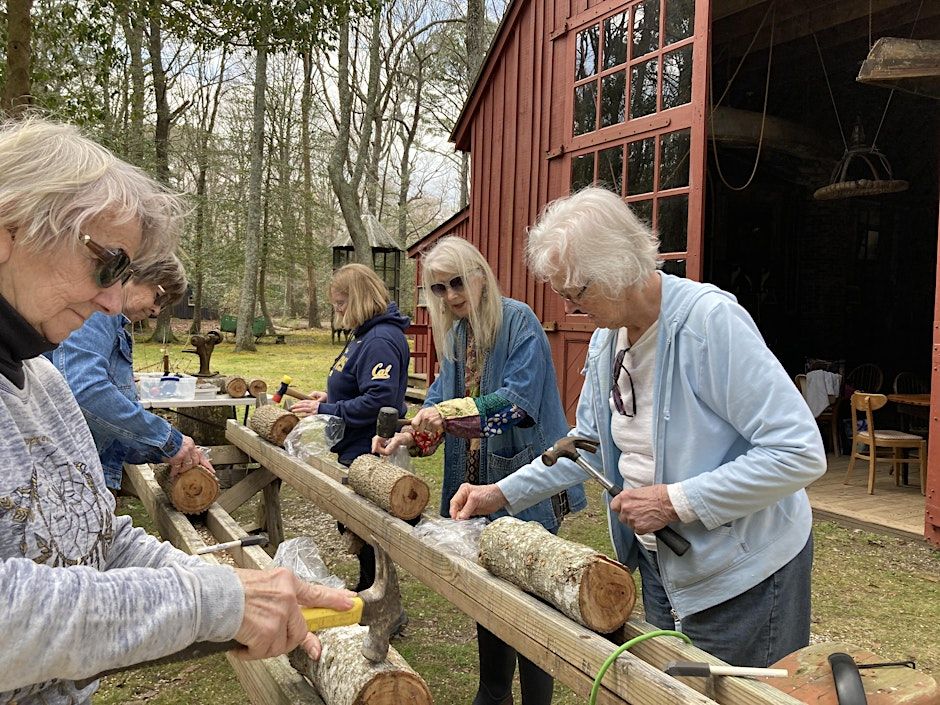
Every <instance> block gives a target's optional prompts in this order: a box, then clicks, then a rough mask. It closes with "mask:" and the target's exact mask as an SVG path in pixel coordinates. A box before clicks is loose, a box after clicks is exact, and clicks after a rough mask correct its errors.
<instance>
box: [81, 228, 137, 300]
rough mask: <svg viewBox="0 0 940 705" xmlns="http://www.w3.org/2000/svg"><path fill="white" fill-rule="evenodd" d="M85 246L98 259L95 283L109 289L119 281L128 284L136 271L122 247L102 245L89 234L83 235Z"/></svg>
mask: <svg viewBox="0 0 940 705" xmlns="http://www.w3.org/2000/svg"><path fill="white" fill-rule="evenodd" d="M82 239H83V240H84V243H85V247H87V248H88V249H89V250H91V253H92V254H93V255H94V256H95V259H96V260H98V264H97V265H96V266H95V283H96V284H97V285H98V286H99V287H100V288H102V289H108V288H110V287H112V286H114V285H115V284H117V283H118V282H121V284H126V283H127V280H128V279H130V278H131V275H132V274H133V273H134V270H133V268H132V267H131V258H130V255H128V254H127V253H126V252H125V251H124V250H122V249H121V248H120V247H118V248H115V249H113V250H111V249H109V248H107V247H102V246H101V245H99V244H98V243H97V242H95V241H94V240H92V239H91V238H90V237H89V236H88V235H82Z"/></svg>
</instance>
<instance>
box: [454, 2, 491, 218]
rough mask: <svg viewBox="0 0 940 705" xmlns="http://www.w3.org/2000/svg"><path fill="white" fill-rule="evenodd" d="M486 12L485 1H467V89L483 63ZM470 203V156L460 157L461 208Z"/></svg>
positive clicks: (462, 155) (463, 154) (465, 153)
mask: <svg viewBox="0 0 940 705" xmlns="http://www.w3.org/2000/svg"><path fill="white" fill-rule="evenodd" d="M485 23H486V12H485V10H484V6H483V0H467V31H466V38H467V88H468V90H469V89H472V88H473V84H474V81H475V80H476V77H477V73H478V72H479V71H480V65H481V64H482V63H483V53H484V51H485V47H484V46H483V32H484V29H485ZM469 202H470V154H469V153H467V152H463V153H461V155H460V206H459V207H460V208H461V209H463V208H466V207H467V204H468V203H469Z"/></svg>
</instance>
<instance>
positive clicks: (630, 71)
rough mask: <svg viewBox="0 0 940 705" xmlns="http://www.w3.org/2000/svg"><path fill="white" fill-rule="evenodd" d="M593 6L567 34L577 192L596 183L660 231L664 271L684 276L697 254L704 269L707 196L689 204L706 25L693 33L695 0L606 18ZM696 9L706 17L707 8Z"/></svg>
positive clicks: (660, 0) (635, 5)
mask: <svg viewBox="0 0 940 705" xmlns="http://www.w3.org/2000/svg"><path fill="white" fill-rule="evenodd" d="M595 8H596V5H595V6H594V8H588V9H586V10H585V12H584V15H583V17H584V19H583V21H581V22H579V21H578V17H573V18H572V20H571V24H572V25H573V30H574V31H573V32H571V34H570V35H569V36H570V37H571V38H572V41H573V46H572V44H569V52H570V53H569V54H568V57H569V60H570V61H572V62H574V69H575V70H574V75H573V80H572V81H571V83H570V84H569V85H570V90H571V92H570V93H568V95H570V96H572V98H573V100H572V101H571V103H570V104H569V105H570V112H568V116H569V120H570V122H569V123H568V124H570V125H572V134H571V142H570V143H566V145H565V158H566V159H567V160H568V163H569V164H570V184H571V190H572V191H576V190H578V189H581V188H584V187H585V186H587V185H588V184H592V183H593V184H598V185H601V186H603V187H604V188H607V189H610V190H611V191H615V192H616V193H619V194H620V195H621V196H622V197H623V198H624V200H626V201H627V203H628V204H629V205H630V207H631V208H632V209H633V210H634V212H635V213H636V214H637V216H638V217H640V218H641V219H642V220H644V221H646V222H647V223H649V224H650V225H651V226H653V227H654V228H655V229H656V231H657V233H658V234H659V237H660V240H661V252H662V254H663V256H664V259H666V260H667V263H666V265H667V266H665V267H664V269H665V270H666V271H670V272H674V273H677V274H682V275H685V273H686V264H687V261H688V260H689V257H690V256H692V257H693V258H694V262H693V269H692V270H690V271H693V272H698V271H699V270H697V269H696V268H695V267H697V265H698V263H699V262H700V259H699V257H700V249H699V248H700V246H701V244H700V243H701V240H700V237H701V236H700V227H701V224H700V218H701V208H702V205H701V196H700V195H699V194H700V192H698V194H696V195H695V197H694V198H692V186H691V184H692V178H691V173H692V172H691V171H690V169H691V167H692V166H693V162H692V159H691V158H690V155H691V154H693V146H695V147H696V148H697V149H699V150H701V149H702V147H701V145H700V144H699V143H698V142H697V140H701V139H703V138H702V137H699V136H698V135H699V133H698V132H695V134H696V140H693V137H692V135H693V128H695V127H697V126H699V127H700V129H701V130H702V134H703V133H704V127H703V126H702V125H701V120H702V119H703V118H700V117H699V116H696V115H695V113H694V112H693V110H692V107H693V106H692V95H693V83H694V82H693V61H694V59H697V58H698V56H699V54H700V55H701V56H703V57H704V56H706V52H707V42H705V41H703V38H707V27H704V26H703V31H702V32H700V35H701V36H698V35H696V33H695V25H696V22H695V19H696V18H695V15H696V3H695V0H633V1H632V2H629V4H628V6H627V7H626V8H624V7H622V6H621V7H619V8H617V11H616V12H611V13H609V14H607V15H603V14H600V13H598V12H597V11H596V9H595ZM698 9H699V10H700V11H701V12H699V14H700V15H703V16H704V14H707V12H706V11H707V5H705V6H703V7H700V8H698ZM704 24H705V23H703V25H704ZM700 41H701V42H702V44H701V45H700V48H699V49H695V46H696V43H697V42H700ZM697 52H698V53H697ZM700 68H701V67H700ZM699 75H701V76H704V74H699ZM569 76H571V74H569ZM569 80H571V79H569ZM695 80H696V81H699V82H701V81H702V80H704V79H703V78H696V79H695ZM701 89H702V86H701V85H699V86H698V90H701ZM696 100H699V99H698V98H696ZM667 111H668V113H667V114H666V115H664V116H663V117H662V118H660V117H659V114H660V113H666V112H667ZM667 117H668V119H667ZM696 163H697V162H696ZM691 212H695V213H696V214H697V215H696V216H695V218H692V217H690V213H691ZM696 229H698V230H696ZM692 231H696V233H698V234H690V233H692Z"/></svg>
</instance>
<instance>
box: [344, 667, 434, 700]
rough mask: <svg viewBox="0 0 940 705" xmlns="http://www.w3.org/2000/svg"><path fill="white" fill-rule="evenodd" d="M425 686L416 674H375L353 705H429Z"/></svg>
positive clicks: (427, 691) (428, 695)
mask: <svg viewBox="0 0 940 705" xmlns="http://www.w3.org/2000/svg"><path fill="white" fill-rule="evenodd" d="M432 702H433V700H432V699H431V692H430V690H428V686H427V684H426V683H425V682H424V681H423V680H422V679H421V678H420V677H418V676H417V675H416V674H414V673H406V672H401V671H395V672H389V671H385V672H382V673H377V674H376V675H375V677H374V678H373V679H372V680H371V681H369V682H368V683H367V684H366V686H365V687H364V688H363V689H362V691H361V692H360V693H359V695H358V697H357V698H356V699H355V700H354V701H353V705H411V704H412V703H414V704H415V705H418V704H421V705H424V704H425V703H427V705H430V704H431V703H432Z"/></svg>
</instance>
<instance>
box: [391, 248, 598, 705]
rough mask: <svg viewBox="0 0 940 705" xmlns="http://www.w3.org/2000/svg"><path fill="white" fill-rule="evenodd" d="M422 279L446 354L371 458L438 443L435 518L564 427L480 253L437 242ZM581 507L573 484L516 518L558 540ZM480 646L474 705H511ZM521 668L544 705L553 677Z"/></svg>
mask: <svg viewBox="0 0 940 705" xmlns="http://www.w3.org/2000/svg"><path fill="white" fill-rule="evenodd" d="M422 271H423V276H424V285H425V286H426V287H428V289H429V290H430V292H431V296H430V297H429V298H428V310H429V312H430V314H431V324H432V328H433V331H434V340H435V343H436V345H437V349H438V350H441V351H443V358H442V360H441V373H440V375H439V376H438V377H437V378H436V379H435V380H434V383H433V384H432V385H431V387H430V389H428V395H427V399H426V401H425V403H424V408H422V409H421V410H420V411H419V412H418V413H417V414H416V415H415V416H414V418H413V419H412V420H411V425H410V428H409V427H406V428H405V429H404V430H403V432H402V433H399V434H396V435H395V436H394V437H393V438H392V439H390V440H389V441H388V442H387V443H386V442H385V439H381V438H378V437H376V438H375V439H373V450H374V451H375V452H378V453H381V454H384V455H390V454H391V453H392V452H394V450H395V449H396V448H397V447H399V446H401V445H404V446H407V447H409V448H412V453H413V454H415V455H430V454H432V453H434V451H435V450H436V449H437V448H438V446H439V445H440V443H441V442H443V443H444V486H443V492H442V497H441V513H442V515H443V516H447V515H448V511H449V507H450V501H451V498H452V497H453V496H454V493H455V492H456V491H457V488H458V487H459V486H460V484H461V483H463V482H469V483H471V484H474V485H476V484H481V485H485V484H488V483H492V482H496V481H497V480H500V479H502V478H505V477H507V476H510V475H511V474H512V473H513V472H515V471H516V470H517V469H518V468H520V467H522V466H524V465H526V464H528V463H529V462H530V461H531V460H532V459H533V458H535V457H537V456H538V455H540V454H541V453H542V451H544V450H545V449H547V448H548V447H549V446H551V445H552V443H554V442H555V441H556V440H557V439H558V438H561V437H562V436H564V435H565V434H566V433H567V432H568V422H567V420H566V419H565V414H564V410H563V409H562V405H561V397H560V396H559V394H558V386H557V383H556V380H555V368H554V365H553V364H552V356H551V351H550V350H549V347H548V339H547V338H546V337H545V332H544V331H543V330H542V326H541V324H540V323H539V321H538V319H537V318H536V317H535V314H534V313H533V312H532V309H530V308H529V307H528V306H526V305H525V304H524V303H522V302H520V301H515V300H514V299H508V298H504V297H502V296H501V295H500V291H499V285H498V284H497V283H496V277H495V276H494V275H493V270H492V269H490V266H489V264H487V262H486V260H485V259H484V258H483V255H482V254H480V252H479V250H477V249H476V248H475V247H474V246H473V245H471V244H470V243H469V242H467V241H466V240H462V239H460V238H456V237H448V238H444V239H442V240H441V241H440V242H439V243H437V244H436V245H435V246H434V247H433V248H432V249H431V250H430V251H429V252H428V253H427V254H426V255H424V257H423V258H422ZM550 494H554V493H550ZM585 504H586V502H585V498H584V490H583V488H582V487H581V486H580V485H575V486H572V487H570V488H569V489H568V492H567V494H563V495H560V496H558V497H550V495H546V496H545V497H544V498H543V501H541V502H538V503H537V504H535V505H534V506H532V507H529V508H528V509H526V510H525V511H523V512H520V513H519V515H518V516H519V517H520V518H521V519H523V520H526V521H538V522H540V523H541V524H542V525H543V526H544V527H545V528H546V529H548V530H549V531H552V532H556V531H557V530H558V526H559V523H560V522H561V519H562V517H563V515H564V514H565V513H566V512H568V511H578V510H580V509H583V508H584V506H585ZM497 509H498V508H497ZM505 514H506V512H496V513H494V514H493V515H492V517H491V518H494V519H495V518H497V517H498V516H503V515H505ZM477 644H478V648H479V656H480V686H479V690H478V692H477V695H476V697H475V698H474V700H473V705H503V704H504V703H511V702H512V679H513V673H514V671H515V663H516V658H517V654H516V651H515V649H513V648H512V647H510V646H509V645H508V644H506V643H504V642H502V641H501V640H499V639H498V638H497V637H496V636H495V635H493V634H492V633H491V632H489V631H487V630H486V629H484V628H483V627H482V626H480V625H477ZM518 661H519V681H520V686H521V691H522V702H523V703H524V705H548V703H550V702H551V699H552V690H553V687H554V683H553V679H552V677H551V676H550V675H548V674H547V673H545V672H544V671H542V670H541V669H540V668H538V666H536V665H535V664H533V663H532V662H531V661H529V660H528V659H526V658H525V657H523V656H522V655H521V654H520V655H519V656H518Z"/></svg>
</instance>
